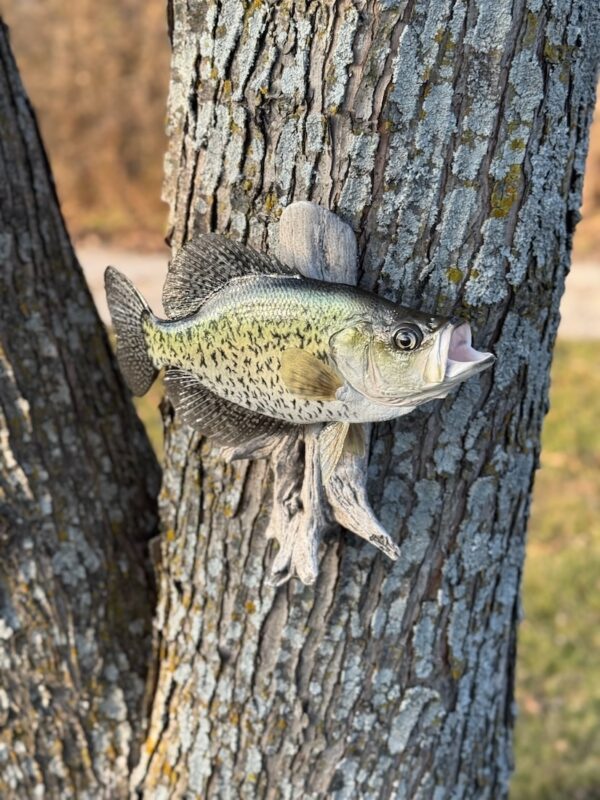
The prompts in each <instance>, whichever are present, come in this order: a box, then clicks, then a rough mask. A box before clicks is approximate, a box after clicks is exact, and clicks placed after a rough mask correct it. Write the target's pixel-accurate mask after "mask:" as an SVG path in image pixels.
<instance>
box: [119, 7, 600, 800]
mask: <svg viewBox="0 0 600 800" xmlns="http://www.w3.org/2000/svg"><path fill="white" fill-rule="evenodd" d="M597 13H598V12H597V8H596V4H595V3H590V2H586V1H585V0H572V1H571V2H569V1H568V0H565V1H564V2H554V3H547V4H545V5H542V3H541V2H539V0H523V1H521V2H517V3H513V2H509V0H468V2H450V0H448V1H447V2H446V0H429V1H428V0H423V1H422V2H420V1H417V2H412V1H411V0H408V1H406V2H400V1H398V2H396V1H395V0H385V2H384V0H354V2H350V1H349V0H339V1H338V2H335V3H332V2H325V1H324V0H323V1H320V0H313V2H310V3H309V2H302V0H297V2H292V1H291V0H282V2H277V3H275V2H264V1H261V0H256V2H240V0H224V2H195V3H188V2H184V0H171V2H170V18H171V24H172V40H173V71H172V81H171V93H170V100H169V123H168V125H169V135H170V148H169V154H168V158H167V173H166V179H165V195H166V198H167V199H168V201H169V202H170V206H171V224H172V242H173V245H174V246H175V247H177V246H179V245H181V244H182V243H183V242H184V241H186V240H187V239H188V238H189V237H190V236H191V235H192V233H193V232H194V231H206V230H217V231H221V232H223V233H226V234H227V235H229V236H231V237H234V238H237V239H241V240H245V241H249V242H250V243H252V244H253V245H255V246H257V247H259V248H264V249H271V250H275V249H276V247H277V220H278V218H279V216H280V214H281V211H282V209H283V208H284V207H285V206H286V205H287V204H289V203H290V202H291V201H293V200H302V199H310V200H314V201H315V202H318V203H320V204H322V205H324V206H326V207H328V208H330V209H332V210H334V211H335V212H336V213H338V214H339V215H340V216H341V217H342V218H343V219H344V220H345V221H346V222H348V223H349V224H350V225H351V226H352V227H353V229H354V230H355V232H356V233H357V235H358V240H359V255H360V264H361V284H362V285H363V286H364V287H366V288H369V289H373V290H376V291H378V292H379V293H381V294H383V295H385V296H386V297H389V298H392V299H394V300H399V301H402V302H404V303H405V304H408V305H417V306H418V307H420V308H423V309H428V310H430V311H435V312H436V313H443V314H451V313H460V314H461V315H463V316H466V317H467V318H468V319H469V320H470V321H471V323H472V325H473V327H474V329H475V331H476V332H477V336H476V344H477V345H480V346H484V347H485V349H488V348H489V347H490V346H491V347H493V350H494V351H495V353H496V355H497V356H498V362H497V365H496V367H495V369H494V371H493V373H489V374H488V373H485V374H484V375H483V376H481V377H480V378H478V379H473V380H471V381H469V382H467V383H466V384H465V385H464V386H462V387H461V389H460V390H459V391H458V393H457V394H456V395H454V396H452V397H449V398H448V399H447V400H446V401H444V402H435V403H433V404H431V405H430V406H428V407H426V408H425V409H423V410H421V411H417V412H415V413H414V414H412V415H410V416H409V417H406V418H404V419H402V420H399V421H398V422H396V423H394V424H386V425H379V426H377V427H376V430H375V433H374V436H373V439H372V443H371V459H370V479H371V480H370V487H371V496H372V500H373V505H374V508H375V511H376V512H377V515H378V517H379V518H380V519H381V520H382V522H383V523H384V525H385V527H386V528H387V530H389V531H390V532H392V534H393V536H394V538H395V539H396V541H398V542H399V543H400V545H401V549H402V555H401V557H400V559H399V561H398V562H397V563H396V564H395V565H391V564H390V563H389V562H388V561H386V560H385V559H384V558H383V557H382V556H381V555H379V554H378V553H376V552H375V550H374V549H373V548H372V547H370V546H369V545H367V544H363V543H360V542H359V541H358V540H357V539H356V538H354V537H350V536H349V535H345V534H344V533H343V532H340V533H338V534H336V535H332V536H330V537H329V538H328V539H327V540H326V541H325V542H324V543H323V544H322V546H321V549H320V553H319V558H320V573H319V578H318V581H317V583H316V584H315V585H314V586H311V587H305V586H302V585H301V584H300V583H299V582H297V581H292V582H291V583H289V584H287V585H286V586H283V587H279V588H277V589H275V588H273V587H272V586H270V585H268V583H267V581H266V575H267V571H268V566H269V564H270V563H271V562H272V560H273V557H274V545H273V544H272V543H269V542H268V541H267V539H266V537H265V530H266V528H267V525H268V520H269V515H270V505H271V484H272V479H271V466H270V465H269V463H268V462H266V461H257V462H237V463H233V464H226V463H223V461H221V460H219V458H218V457H217V456H216V455H215V453H214V452H212V451H211V449H210V447H209V446H208V445H207V443H206V442H204V441H202V440H200V439H199V438H198V437H197V436H194V435H192V434H191V433H190V431H189V430H188V429H184V428H182V427H180V426H179V425H178V424H177V420H175V421H173V419H172V417H171V416H170V415H167V419H166V422H167V432H166V434H167V435H166V466H165V472H164V482H163V490H162V496H161V497H162V500H161V502H162V509H161V513H162V523H163V526H164V537H163V540H162V566H161V568H160V571H159V604H158V615H157V619H156V632H157V638H158V653H159V655H160V664H159V672H158V676H157V682H156V686H155V693H154V698H153V709H152V716H151V724H150V729H149V734H148V739H147V741H146V744H145V747H144V749H143V753H142V759H141V761H140V764H139V765H138V768H137V769H136V771H135V773H134V778H133V785H135V786H136V787H137V789H138V791H139V792H140V794H141V795H142V796H144V797H147V798H172V797H173V798H174V797H196V796H202V797H223V798H226V797H232V798H233V797H236V798H237V797H248V798H257V797H261V798H262V797H265V798H276V797H286V798H304V797H321V796H322V797H324V796H328V797H337V798H355V797H369V798H375V797H398V798H407V799H408V798H411V799H412V798H435V800H442V798H446V797H447V798H450V797H453V798H478V800H481V799H483V798H494V799H495V798H500V797H503V796H504V795H505V794H506V791H507V782H508V778H509V775H510V771H511V768H512V756H511V731H512V726H513V721H514V709H513V673H514V662H515V640H516V625H517V620H518V615H519V610H518V609H519V599H518V593H519V582H520V575H521V569H522V562H523V550H524V539H525V529H526V521H527V515H528V509H529V500H530V493H531V486H532V480H533V473H534V469H535V466H536V463H537V459H538V453H539V435H540V428H541V424H542V418H543V415H544V413H545V410H546V407H547V389H548V373H549V366H550V361H551V354H552V347H553V344H554V339H555V335H556V328H557V324H558V318H559V317H558V304H559V299H560V296H561V294H562V291H563V286H564V278H565V274H566V272H567V270H568V264H569V249H570V243H571V236H572V232H573V227H574V224H575V222H576V219H577V214H578V212H577V209H578V207H579V202H580V190H581V180H582V174H583V166H584V156H585V152H586V146H587V129H588V124H589V121H590V116H591V113H592V108H593V100H594V86H595V77H596V69H597V62H598V36H597V21H598V18H597ZM280 469H281V466H280Z"/></svg>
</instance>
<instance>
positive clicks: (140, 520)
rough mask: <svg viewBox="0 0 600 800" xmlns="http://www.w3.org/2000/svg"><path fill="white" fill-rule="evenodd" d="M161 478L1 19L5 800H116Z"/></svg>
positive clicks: (144, 653)
mask: <svg viewBox="0 0 600 800" xmlns="http://www.w3.org/2000/svg"><path fill="white" fill-rule="evenodd" d="M158 484H159V470H158V466H157V464H156V460H155V458H154V456H153V454H152V451H151V448H150V445H149V444H148V442H147V439H146V437H145V435H144V431H143V429H142V426H141V423H140V422H139V420H138V419H137V417H136V415H135V411H134V409H133V407H132V405H131V401H130V399H129V397H128V394H127V392H126V390H125V389H124V386H123V382H122V380H121V378H120V376H119V374H118V372H117V369H116V366H115V362H114V359H113V356H112V353H111V349H110V346H109V343H108V339H107V337H106V333H105V332H104V330H103V327H102V325H101V323H100V321H99V319H98V316H97V314H96V311H95V308H94V304H93V301H92V298H91V295H90V294H89V291H88V289H87V287H86V285H85V281H84V278H83V274H82V272H81V269H80V267H79V265H78V263H77V261H76V259H75V255H74V253H73V249H72V247H71V244H70V242H69V239H68V236H67V233H66V231H65V227H64V223H63V220H62V218H61V215H60V210H59V207H58V202H57V199H56V195H55V191H54V185H53V183H52V178H51V176H50V173H49V169H48V165H47V163H46V158H45V155H44V150H43V147H42V144H41V142H40V138H39V134H38V131H37V127H36V123H35V119H34V116H33V113H32V111H31V108H30V106H29V103H28V101H27V98H26V96H25V93H24V91H23V88H22V86H21V83H20V81H19V78H18V74H17V70H16V66H15V63H14V61H13V58H12V55H11V53H10V50H9V47H8V37H7V31H6V28H5V27H4V25H3V24H2V21H1V20H0V546H1V556H0V796H1V797H2V798H7V800H8V799H9V798H18V800H25V798H42V797H47V798H57V800H58V798H61V799H62V798H70V797H78V798H83V797H124V796H126V794H127V785H128V776H129V768H130V766H131V763H132V762H133V761H134V760H135V759H136V758H137V749H138V747H137V745H138V742H139V737H140V735H141V733H142V730H143V713H142V700H143V694H144V681H145V678H146V674H147V670H148V664H149V663H150V652H151V647H150V636H149V634H150V626H151V616H152V601H153V589H152V580H151V578H150V570H149V569H148V565H147V563H146V547H145V541H146V540H147V538H148V537H149V536H150V535H152V533H153V531H154V529H155V525H156V501H155V497H156V493H157V491H158Z"/></svg>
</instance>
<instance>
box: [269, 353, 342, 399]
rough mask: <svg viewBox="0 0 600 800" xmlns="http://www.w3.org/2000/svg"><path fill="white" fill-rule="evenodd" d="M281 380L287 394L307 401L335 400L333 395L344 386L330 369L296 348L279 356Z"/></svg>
mask: <svg viewBox="0 0 600 800" xmlns="http://www.w3.org/2000/svg"><path fill="white" fill-rule="evenodd" d="M281 380H282V381H283V384H284V386H285V388H286V389H287V390H288V391H289V392H291V393H292V394H295V395H298V397H305V398H306V399H307V400H335V393H336V392H337V390H338V389H339V388H340V387H342V386H343V385H344V381H343V379H342V378H341V377H340V376H339V375H338V373H337V372H336V371H335V370H334V369H333V368H332V367H330V366H329V365H328V364H325V363H324V362H323V361H321V360H320V359H318V358H317V357H316V356H313V354H312V353H309V352H308V350H300V349H299V348H297V347H290V348H288V349H287V350H284V351H283V353H282V354H281Z"/></svg>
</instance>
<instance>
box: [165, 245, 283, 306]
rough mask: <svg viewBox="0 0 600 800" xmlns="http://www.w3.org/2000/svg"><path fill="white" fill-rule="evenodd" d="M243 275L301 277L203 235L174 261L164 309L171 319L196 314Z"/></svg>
mask: <svg viewBox="0 0 600 800" xmlns="http://www.w3.org/2000/svg"><path fill="white" fill-rule="evenodd" d="M243 275H299V273H298V272H297V271H296V270H295V269H293V268H292V267H286V266H285V265H284V264H282V263H281V262H280V261H278V260H277V259H276V258H274V257H273V256H269V255H267V254H266V253H259V252H258V251H257V250H253V249H252V248H251V247H246V246H244V245H242V244H239V243H238V242H233V241H231V240H230V239H226V238H225V237H224V236H220V235H219V234H216V233H204V234H200V235H199V236H196V237H194V238H193V239H192V240H191V241H190V242H188V243H187V244H185V245H184V246H183V247H182V248H181V250H179V252H178V253H176V255H175V257H174V258H173V260H172V261H171V264H170V266H169V272H168V274H167V278H166V281H165V285H164V287H163V306H164V308H165V311H166V313H167V316H168V317H170V318H171V319H178V318H180V317H187V316H189V315H190V314H193V313H194V312H195V311H197V310H198V309H199V308H200V306H201V305H202V303H203V302H204V301H205V300H206V298H207V297H208V296H209V295H210V294H212V293H213V292H216V291H217V290H218V289H221V288H222V287H223V286H224V285H225V284H226V283H228V281H230V280H231V279H232V278H239V277H241V276H243Z"/></svg>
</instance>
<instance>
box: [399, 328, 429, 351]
mask: <svg viewBox="0 0 600 800" xmlns="http://www.w3.org/2000/svg"><path fill="white" fill-rule="evenodd" d="M422 341H423V332H422V331H421V329H420V328H419V327H418V326H417V325H401V326H400V327H399V328H398V330H397V331H396V333H395V334H394V344H395V345H396V347H397V348H398V350H416V349H417V347H418V346H419V345H420V344H421V342H422Z"/></svg>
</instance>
